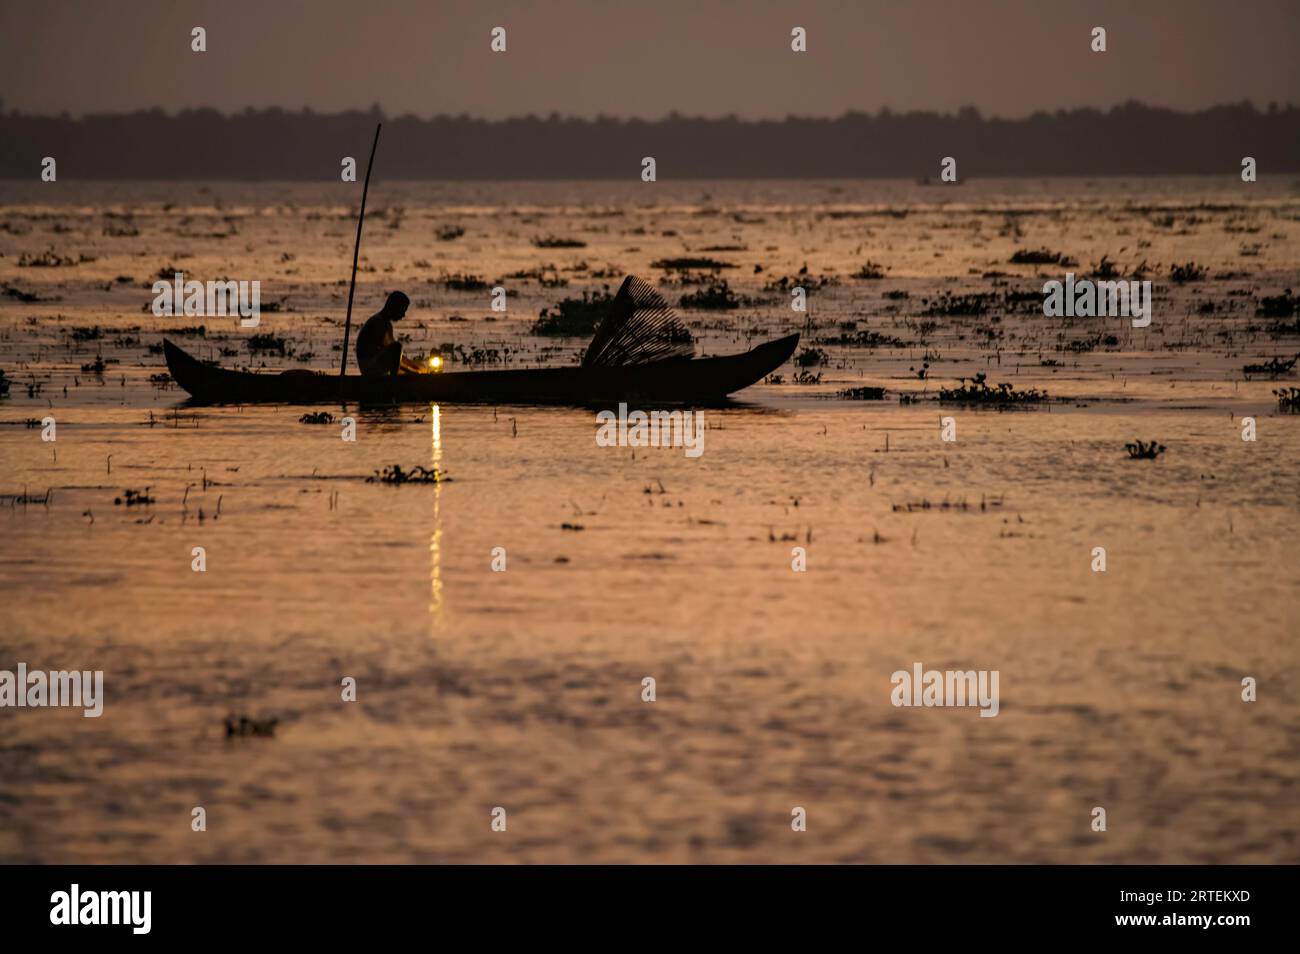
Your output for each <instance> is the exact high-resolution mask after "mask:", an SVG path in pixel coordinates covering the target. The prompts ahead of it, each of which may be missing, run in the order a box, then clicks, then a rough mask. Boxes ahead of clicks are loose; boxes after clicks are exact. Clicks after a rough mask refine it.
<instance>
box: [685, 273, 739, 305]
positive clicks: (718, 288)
mask: <svg viewBox="0 0 1300 954" xmlns="http://www.w3.org/2000/svg"><path fill="white" fill-rule="evenodd" d="M680 304H681V306H682V307H683V308H699V309H710V310H715V311H723V310H728V309H733V308H739V307H740V306H741V304H742V302H741V300H740V299H739V298H738V297H736V294H735V292H733V291H732V290H731V287H730V286H729V285H728V284H727V283H726V281H725V280H724V281H720V282H716V283H714V284H711V285H709V286H708V287H707V288H701V289H700V290H699V291H695V292H690V293H688V294H685V295H683V296H682V297H681V299H680Z"/></svg>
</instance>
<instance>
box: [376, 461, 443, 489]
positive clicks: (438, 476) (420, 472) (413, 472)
mask: <svg viewBox="0 0 1300 954" xmlns="http://www.w3.org/2000/svg"><path fill="white" fill-rule="evenodd" d="M450 479H451V478H450V477H447V476H445V475H444V474H443V473H442V472H441V471H439V470H438V468H436V467H434V468H433V469H429V468H426V467H421V466H418V465H417V466H415V467H412V468H411V469H410V470H402V466H401V464H393V465H391V466H389V467H385V468H384V469H383V471H378V470H377V471H375V475H374V476H373V477H367V478H366V483H368V484H375V483H379V484H392V485H394V486H397V485H401V484H438V483H445V482H447V481H449V480H450Z"/></svg>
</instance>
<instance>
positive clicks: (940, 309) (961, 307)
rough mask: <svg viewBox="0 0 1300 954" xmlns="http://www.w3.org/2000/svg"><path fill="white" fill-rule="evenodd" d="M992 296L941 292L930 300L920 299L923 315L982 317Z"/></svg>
mask: <svg viewBox="0 0 1300 954" xmlns="http://www.w3.org/2000/svg"><path fill="white" fill-rule="evenodd" d="M992 299H993V295H992V294H991V293H988V292H973V293H971V294H969V295H954V294H952V293H951V292H942V293H941V294H939V295H938V296H936V297H935V298H932V299H925V298H923V299H921V301H922V303H923V304H925V310H924V311H923V312H922V314H924V315H931V316H934V315H939V316H947V315H982V314H984V313H985V312H986V311H988V308H989V303H990V302H991V301H992Z"/></svg>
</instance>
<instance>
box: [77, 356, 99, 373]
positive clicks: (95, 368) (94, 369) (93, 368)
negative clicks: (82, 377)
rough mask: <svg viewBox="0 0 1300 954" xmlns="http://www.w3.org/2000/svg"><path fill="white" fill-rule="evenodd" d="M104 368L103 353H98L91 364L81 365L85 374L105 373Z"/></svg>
mask: <svg viewBox="0 0 1300 954" xmlns="http://www.w3.org/2000/svg"><path fill="white" fill-rule="evenodd" d="M104 368H105V365H104V356H103V355H102V354H101V355H97V356H96V357H95V360H94V361H92V362H90V363H89V364H83V365H82V366H81V371H82V373H83V374H103V373H104Z"/></svg>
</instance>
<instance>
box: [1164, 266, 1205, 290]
mask: <svg viewBox="0 0 1300 954" xmlns="http://www.w3.org/2000/svg"><path fill="white" fill-rule="evenodd" d="M1208 271H1209V269H1208V268H1206V267H1205V266H1204V265H1197V264H1196V263H1195V262H1185V263H1184V264H1182V265H1173V266H1172V267H1171V268H1170V269H1169V279H1170V281H1172V282H1174V283H1176V284H1178V285H1182V284H1184V283H1185V282H1199V281H1200V280H1201V279H1203V278H1204V277H1205V274H1206V272H1208Z"/></svg>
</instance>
